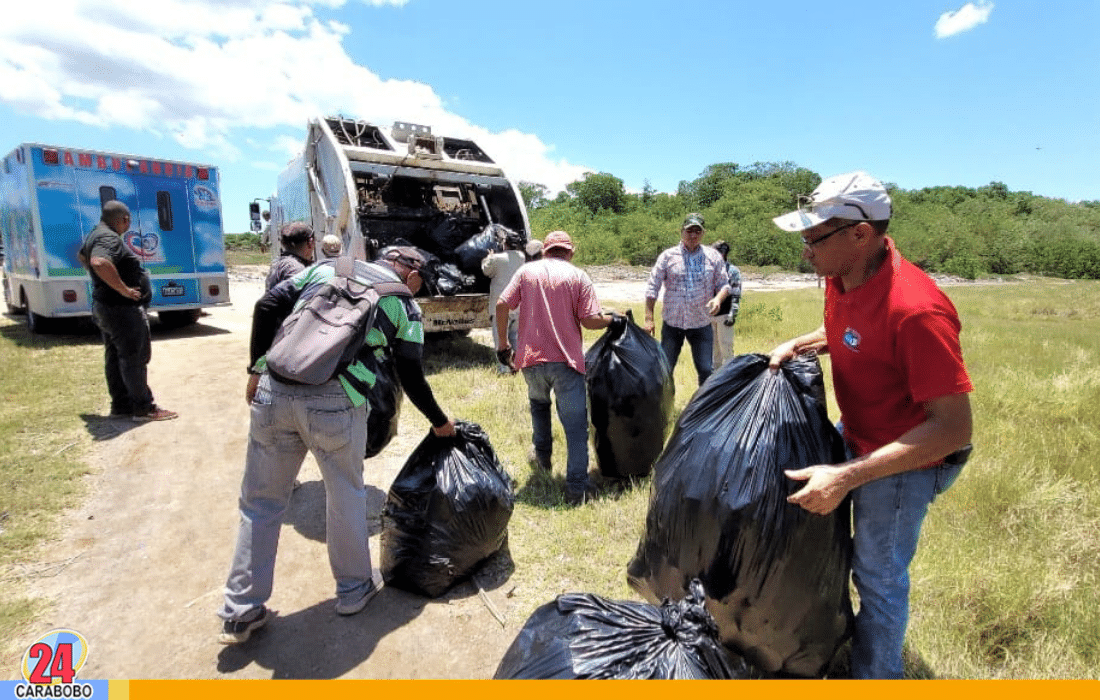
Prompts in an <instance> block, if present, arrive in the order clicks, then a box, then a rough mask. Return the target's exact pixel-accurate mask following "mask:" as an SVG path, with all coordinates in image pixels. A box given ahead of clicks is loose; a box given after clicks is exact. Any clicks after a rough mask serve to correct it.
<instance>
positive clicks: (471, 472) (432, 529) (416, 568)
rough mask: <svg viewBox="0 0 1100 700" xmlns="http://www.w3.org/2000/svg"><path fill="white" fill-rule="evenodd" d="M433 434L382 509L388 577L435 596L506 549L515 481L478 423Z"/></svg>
mask: <svg viewBox="0 0 1100 700" xmlns="http://www.w3.org/2000/svg"><path fill="white" fill-rule="evenodd" d="M455 430H456V434H455V437H453V438H439V437H436V436H435V435H434V434H433V433H431V432H429V433H428V436H427V437H425V438H424V440H423V441H422V442H421V443H420V445H419V446H418V447H417V448H416V449H415V450H414V451H413V453H412V454H411V455H409V458H408V460H407V461H406V462H405V466H404V467H402V468H401V472H400V473H399V474H398V475H397V478H396V479H394V482H393V485H392V486H390V492H389V496H388V497H387V499H386V505H385V506H384V507H383V509H382V577H383V579H385V581H386V583H387V584H389V585H391V586H396V587H397V588H402V589H405V590H408V591H413V592H415V593H422V594H423V595H427V596H429V597H433V598H434V597H436V596H438V595H440V594H442V593H443V592H445V591H446V590H447V589H448V588H450V587H451V586H453V585H454V584H456V583H458V582H459V581H460V580H462V579H464V578H466V577H467V576H470V575H472V574H474V573H476V571H477V569H478V567H479V566H480V564H481V563H482V562H483V561H484V560H485V559H487V558H489V556H491V555H492V554H495V553H496V552H497V550H499V549H500V548H501V546H502V545H503V544H504V541H505V539H506V538H507V536H508V521H509V520H510V519H511V517H512V509H513V507H514V506H515V495H514V484H513V482H512V478H511V477H510V476H509V475H508V473H507V472H506V471H504V467H503V466H501V464H500V461H499V460H498V459H497V457H496V453H495V452H494V451H493V447H492V445H490V444H489V436H488V435H486V434H485V432H484V431H483V430H482V429H481V427H480V426H478V425H477V424H475V423H467V422H464V421H458V422H456V424H455Z"/></svg>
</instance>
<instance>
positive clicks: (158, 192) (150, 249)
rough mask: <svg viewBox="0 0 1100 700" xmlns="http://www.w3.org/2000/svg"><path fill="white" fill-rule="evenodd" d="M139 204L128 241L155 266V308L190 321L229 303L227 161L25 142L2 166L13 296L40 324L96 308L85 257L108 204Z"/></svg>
mask: <svg viewBox="0 0 1100 700" xmlns="http://www.w3.org/2000/svg"><path fill="white" fill-rule="evenodd" d="M112 199H114V200H118V201H120V202H122V203H124V204H125V205H126V206H128V207H129V208H130V213H131V219H130V229H129V230H128V231H127V232H126V233H125V234H123V236H122V240H123V242H124V244H125V245H126V246H127V247H128V248H129V249H130V250H131V251H133V252H134V254H135V255H137V256H138V258H140V259H141V261H142V265H143V266H144V267H145V269H146V270H147V271H148V273H149V278H150V282H151V283H152V291H153V298H152V301H151V302H150V309H151V310H152V311H156V312H157V315H158V316H159V320H160V321H161V323H162V324H164V325H169V326H182V325H187V324H190V323H193V322H194V321H195V320H197V319H198V317H199V313H200V311H201V309H203V308H204V307H208V306H218V305H225V304H229V277H228V274H227V272H226V267H225V243H224V240H223V236H222V212H221V195H220V186H219V181H218V169H217V168H215V167H214V166H211V165H199V164H196V163H186V162H179V161H173V160H164V159H160V158H148V157H141V156H132V155H126V154H122V153H108V152H104V151H97V150H90V149H83V148H67V147H61V146H49V145H43V144H37V143H25V144H21V145H19V146H17V147H16V148H15V149H14V150H13V151H11V152H10V153H9V154H8V155H7V156H6V157H5V158H4V162H3V164H2V168H0V234H2V240H3V251H4V256H3V286H4V300H5V302H6V303H7V308H8V312H9V313H16V314H24V315H25V317H26V320H27V326H28V328H29V329H30V331H31V332H32V333H38V332H42V331H44V330H47V326H48V325H49V324H52V323H54V322H55V321H54V320H55V319H61V318H78V317H81V316H86V317H87V316H91V309H92V302H91V299H92V280H91V277H90V276H89V275H88V272H87V271H86V270H85V269H84V267H83V266H82V265H81V264H80V262H79V260H78V259H77V253H78V251H79V250H80V247H81V245H82V244H83V242H84V240H85V238H86V237H87V236H88V234H89V233H91V231H92V229H93V228H94V227H95V225H96V224H97V223H98V222H99V218H100V213H101V211H102V207H103V204H104V203H105V202H107V201H109V200H112Z"/></svg>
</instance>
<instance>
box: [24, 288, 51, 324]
mask: <svg viewBox="0 0 1100 700" xmlns="http://www.w3.org/2000/svg"><path fill="white" fill-rule="evenodd" d="M19 298H20V299H21V300H22V302H23V310H24V311H26V314H27V330H28V331H29V332H30V333H31V335H38V334H40V333H46V332H48V331H49V326H50V319H48V318H46V317H45V316H39V315H38V314H36V313H35V312H33V311H31V306H30V304H29V303H28V302H27V293H26V292H21V293H20V295H19Z"/></svg>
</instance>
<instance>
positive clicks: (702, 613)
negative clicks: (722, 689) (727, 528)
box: [493, 580, 748, 680]
mask: <svg viewBox="0 0 1100 700" xmlns="http://www.w3.org/2000/svg"><path fill="white" fill-rule="evenodd" d="M703 601H704V595H703V586H702V584H701V583H699V581H698V580H695V581H693V582H692V584H691V586H690V592H689V593H688V595H687V597H686V598H684V599H683V600H681V601H679V602H672V601H669V600H665V601H664V602H663V603H661V605H660V607H657V606H653V605H649V604H648V603H638V602H634V601H610V600H606V599H604V598H601V597H599V596H596V595H592V594H590V593H571V594H568V595H562V596H558V598H557V599H556V600H555V601H554V602H552V603H547V604H546V605H543V606H542V607H540V608H539V609H538V610H536V611H535V612H534V613H533V614H532V615H531V617H530V618H528V620H527V623H526V624H525V625H524V626H523V629H521V630H520V631H519V635H517V636H516V639H515V641H513V642H512V646H510V647H509V648H508V651H507V652H505V654H504V658H502V659H501V660H500V664H499V665H498V666H497V671H496V674H495V675H494V676H493V678H494V679H527V680H536V679H550V678H556V679H573V678H576V679H610V680H658V679H667V680H673V679H696V680H705V679H728V678H745V677H747V673H748V669H747V667H746V666H745V664H744V662H743V661H742V660H740V659H737V658H734V657H733V656H732V655H731V654H730V653H729V652H728V651H727V650H726V649H725V648H724V647H723V646H722V643H721V642H720V641H719V639H718V628H717V627H716V626H715V624H714V620H713V619H711V616H710V614H708V613H707V609H706V608H705V607H703Z"/></svg>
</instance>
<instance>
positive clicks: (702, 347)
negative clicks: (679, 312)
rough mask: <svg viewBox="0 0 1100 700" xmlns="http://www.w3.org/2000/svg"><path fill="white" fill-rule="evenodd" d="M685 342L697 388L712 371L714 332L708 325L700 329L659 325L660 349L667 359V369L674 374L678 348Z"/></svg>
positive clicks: (678, 356) (678, 357)
mask: <svg viewBox="0 0 1100 700" xmlns="http://www.w3.org/2000/svg"><path fill="white" fill-rule="evenodd" d="M685 340H687V342H688V345H690V346H691V359H692V361H693V362H694V364H695V374H696V375H698V377H699V386H702V385H703V382H705V381H706V380H707V377H709V376H710V373H711V372H713V371H714V331H713V330H712V329H711V326H710V324H709V323H708V324H707V325H705V326H703V327H702V328H677V327H676V326H670V325H668V324H667V323H662V324H661V348H662V349H663V350H664V351H665V357H666V358H668V366H669V368H670V369H671V370H672V371H673V372H675V371H676V363H677V362H678V361H679V360H680V348H682V347H683V346H684V341H685Z"/></svg>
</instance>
